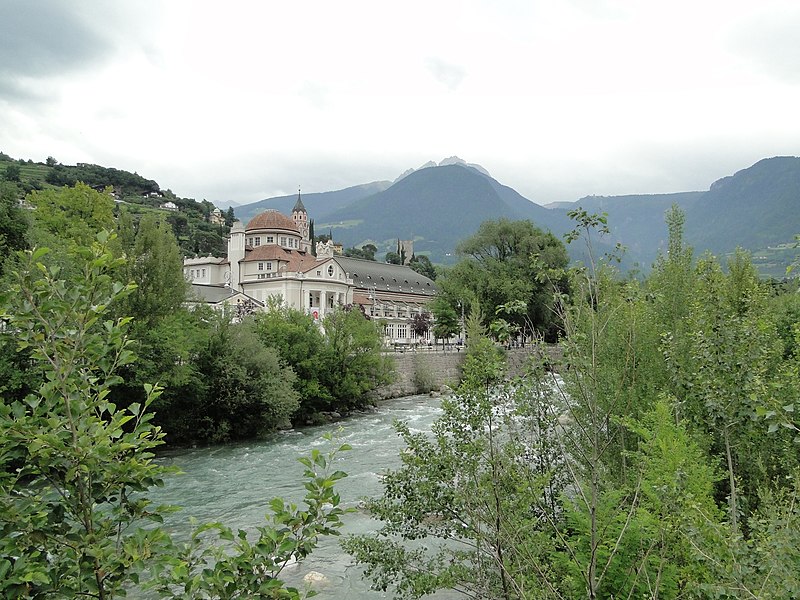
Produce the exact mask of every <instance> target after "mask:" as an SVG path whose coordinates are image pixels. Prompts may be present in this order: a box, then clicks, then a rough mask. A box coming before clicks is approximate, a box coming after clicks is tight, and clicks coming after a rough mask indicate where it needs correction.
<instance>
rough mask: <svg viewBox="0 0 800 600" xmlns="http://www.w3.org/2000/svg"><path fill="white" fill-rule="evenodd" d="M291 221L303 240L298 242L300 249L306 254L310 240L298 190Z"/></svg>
mask: <svg viewBox="0 0 800 600" xmlns="http://www.w3.org/2000/svg"><path fill="white" fill-rule="evenodd" d="M292 220H293V221H294V224H295V225H296V226H297V230H298V231H299V232H300V235H301V236H302V238H303V239H302V240H301V242H300V249H301V250H304V251H306V252H308V251H310V250H311V240H310V239H309V237H308V212H306V207H305V206H304V205H303V200H302V199H301V198H300V188H297V202H295V203H294V208H293V209H292Z"/></svg>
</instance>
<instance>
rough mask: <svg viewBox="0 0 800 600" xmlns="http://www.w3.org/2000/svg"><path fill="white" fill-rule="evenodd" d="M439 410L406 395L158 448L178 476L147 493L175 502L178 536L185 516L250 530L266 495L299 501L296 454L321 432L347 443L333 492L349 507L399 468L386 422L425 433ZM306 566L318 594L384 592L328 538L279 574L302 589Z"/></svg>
mask: <svg viewBox="0 0 800 600" xmlns="http://www.w3.org/2000/svg"><path fill="white" fill-rule="evenodd" d="M440 413H441V409H440V402H439V400H437V399H433V398H430V397H428V396H409V397H406V398H400V399H397V400H390V401H386V402H383V403H381V405H380V407H379V409H378V410H377V412H374V413H369V414H360V415H356V416H353V417H351V418H348V419H346V420H343V421H341V422H339V423H334V424H330V425H323V426H320V427H309V428H305V429H302V430H296V431H288V432H282V433H278V434H275V435H273V436H271V437H269V438H267V439H265V440H263V441H259V442H252V443H247V444H232V445H227V446H218V447H212V448H198V449H191V450H175V451H169V452H165V453H164V454H163V456H162V457H161V458H160V459H159V460H160V461H161V462H162V463H163V464H167V465H174V466H177V467H179V468H180V469H181V470H182V471H183V472H184V474H183V475H176V476H169V477H168V478H167V480H166V484H165V486H164V488H162V489H158V490H155V491H154V492H153V493H151V494H150V497H151V498H152V499H153V500H154V501H155V502H156V503H157V504H158V503H168V504H174V505H177V506H182V507H183V510H182V511H180V512H178V513H175V514H173V515H170V516H169V517H168V518H167V520H166V522H165V526H166V527H167V528H169V529H170V530H172V531H173V532H174V534H175V535H176V536H177V537H178V538H180V537H181V536H185V535H187V534H188V531H189V526H188V521H189V517H190V516H193V517H196V518H197V519H198V521H200V522H209V521H222V522H224V523H226V524H227V525H229V526H231V527H233V528H241V529H245V530H252V529H253V528H254V527H256V526H257V525H260V524H263V523H264V515H265V514H266V513H267V511H268V509H267V504H268V502H269V500H270V499H272V498H274V497H275V496H281V497H283V498H284V499H287V500H293V501H299V500H300V499H302V497H303V495H304V492H305V490H304V488H303V486H302V484H303V466H302V465H301V464H300V463H299V462H297V458H298V457H299V456H302V455H306V454H308V452H309V451H310V450H311V448H315V447H317V448H320V450H323V449H324V447H325V445H327V444H328V442H326V441H325V440H323V439H322V436H323V435H324V434H325V433H328V432H333V433H334V434H336V435H337V438H338V440H339V441H340V442H341V443H344V442H346V443H348V444H350V446H352V448H353V449H352V450H350V451H347V452H344V453H342V454H341V455H340V457H341V460H340V461H339V463H338V464H337V467H336V468H337V469H340V470H342V471H345V472H346V473H347V474H348V477H347V478H346V479H343V480H341V481H340V482H337V489H338V491H339V494H340V496H341V498H342V504H343V506H345V507H357V506H358V505H359V499H360V498H362V497H364V496H377V495H379V494H380V493H381V485H380V474H381V473H382V472H383V471H385V470H386V469H387V468H393V467H397V466H398V465H399V453H400V451H401V449H402V447H403V443H402V440H401V439H400V438H399V436H398V435H397V433H396V432H395V430H394V427H393V426H392V423H393V422H394V421H395V419H400V420H403V421H406V422H407V423H408V424H409V426H410V427H411V428H412V430H418V431H428V430H429V429H430V426H431V423H432V422H433V421H434V420H435V419H436V417H437V416H438V415H439V414H440ZM337 432H338V433H337ZM344 521H345V526H344V527H343V528H342V530H341V531H342V535H346V534H348V533H365V532H369V531H372V530H374V529H375V528H376V527H377V524H376V522H375V521H374V520H372V519H370V518H369V517H368V516H367V515H365V514H364V513H363V512H360V511H359V512H354V513H351V514H347V515H345V517H344ZM310 571H316V572H319V573H321V574H323V575H324V576H325V578H326V579H327V582H326V583H323V584H322V585H321V586H320V587H318V588H316V589H318V590H319V592H320V596H319V597H320V598H331V599H337V600H338V599H342V600H344V599H353V600H357V599H362V598H363V599H370V598H389V597H391V595H390V594H388V593H382V592H377V591H371V590H370V589H369V584H368V583H367V582H365V581H363V580H362V579H361V569H360V568H359V567H357V566H355V565H354V564H353V561H352V559H351V557H349V556H348V555H347V554H345V553H344V552H343V551H342V550H341V548H340V547H339V542H338V539H337V538H335V537H334V538H326V539H323V540H322V543H321V544H320V547H319V548H318V549H317V550H315V551H314V553H313V554H312V555H311V557H310V558H309V559H306V560H305V561H303V562H302V563H301V564H298V565H293V566H291V567H289V568H288V569H287V570H286V571H284V579H285V580H287V581H289V582H291V583H292V584H293V585H298V586H302V578H303V576H304V575H306V574H307V573H309V572H310ZM436 597H442V598H444V597H449V595H446V594H442V595H441V596H439V595H437V596H436Z"/></svg>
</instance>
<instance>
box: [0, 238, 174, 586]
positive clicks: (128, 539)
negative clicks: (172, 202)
mask: <svg viewBox="0 0 800 600" xmlns="http://www.w3.org/2000/svg"><path fill="white" fill-rule="evenodd" d="M108 241H109V239H108V237H107V236H101V237H100V238H99V240H98V242H97V243H96V244H94V245H93V246H92V248H91V249H86V248H80V249H78V250H76V252H77V254H78V257H77V260H78V262H79V263H80V264H81V265H82V267H83V270H82V272H81V273H80V274H79V276H76V277H74V278H72V279H71V280H70V281H64V280H63V279H59V275H60V270H59V269H58V267H52V268H49V269H48V268H47V267H45V266H44V265H43V264H41V263H40V262H38V261H39V260H40V259H41V258H42V257H43V256H44V254H45V252H46V251H45V250H37V251H36V252H34V253H32V254H29V255H28V258H27V262H25V263H23V266H22V269H23V270H21V271H20V274H19V281H18V283H17V284H16V285H15V287H14V288H12V290H11V293H9V294H7V295H5V297H3V299H2V303H0V305H2V307H3V319H5V320H7V321H8V322H9V324H10V326H11V327H13V328H14V330H15V332H16V338H17V341H18V345H19V347H20V348H21V349H26V350H29V351H30V355H31V358H32V359H33V360H34V361H37V362H38V363H40V364H42V365H43V369H42V371H41V372H42V373H45V372H46V376H45V377H43V378H42V379H40V381H38V382H36V383H32V385H33V387H35V388H36V391H35V392H33V393H31V394H29V395H28V396H27V397H26V398H25V399H24V401H10V402H4V403H3V404H0V416H1V417H2V418H0V460H1V461H2V463H3V465H2V466H3V468H2V469H0V513H2V514H3V520H2V523H0V533H2V535H1V536H0V571H2V573H3V576H2V577H0V589H2V593H3V596H5V597H45V596H46V597H65V598H66V597H70V598H75V597H82V596H88V597H96V598H111V597H113V596H116V595H118V594H120V593H121V592H122V591H123V588H124V587H125V586H127V585H130V584H131V583H136V582H137V580H138V579H137V578H138V573H139V572H141V570H142V569H143V564H144V561H145V560H146V559H147V558H148V557H152V556H154V555H157V554H158V553H159V552H160V551H161V550H162V549H163V547H164V545H165V543H166V540H165V536H164V534H163V533H162V532H161V531H160V530H159V529H157V528H156V529H142V528H140V527H139V526H138V525H137V524H138V523H143V522H146V521H158V520H159V514H160V512H161V510H163V509H154V508H153V507H151V506H150V503H149V502H148V500H147V499H146V496H144V495H142V494H141V492H144V491H145V490H147V488H149V487H150V486H152V485H157V484H159V483H161V480H162V477H163V475H164V473H165V470H164V468H162V467H159V466H158V465H157V464H156V463H154V462H153V461H152V457H153V454H152V449H153V448H155V447H156V446H158V445H159V444H160V443H161V442H162V440H161V438H162V434H161V432H160V431H159V430H158V429H157V428H156V427H154V426H153V425H152V424H151V423H150V420H151V418H152V414H151V413H149V412H148V407H149V406H150V405H151V404H152V402H153V401H154V400H155V398H156V397H157V395H158V391H157V390H156V389H155V388H153V387H152V386H149V387H148V388H147V389H146V398H145V401H144V402H143V403H142V404H140V405H134V406H131V407H129V408H128V409H127V410H117V408H116V407H115V406H114V405H113V404H111V403H110V402H109V401H108V393H109V390H110V387H111V386H112V385H113V384H114V383H115V381H117V376H116V375H115V371H116V370H117V369H118V368H119V366H121V365H125V364H128V363H130V362H131V361H132V360H133V354H132V352H131V351H130V349H129V348H128V346H129V342H128V340H127V337H126V334H125V330H126V327H127V325H128V323H129V319H120V320H117V321H113V320H109V319H107V316H106V312H107V308H108V306H109V305H111V304H113V303H115V302H118V301H119V300H120V299H121V298H122V297H124V295H125V294H127V293H129V292H130V291H131V289H132V288H131V286H124V285H122V284H120V283H117V282H115V281H114V271H115V270H116V269H118V268H119V267H120V266H121V265H120V262H121V261H119V260H118V259H114V258H113V257H112V256H111V254H110V253H109V252H108V246H107V242H108Z"/></svg>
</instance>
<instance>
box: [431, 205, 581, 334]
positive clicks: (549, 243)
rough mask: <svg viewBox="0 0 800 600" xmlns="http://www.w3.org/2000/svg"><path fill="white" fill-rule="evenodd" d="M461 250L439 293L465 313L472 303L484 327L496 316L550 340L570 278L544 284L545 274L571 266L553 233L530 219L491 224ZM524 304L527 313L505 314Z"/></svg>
mask: <svg viewBox="0 0 800 600" xmlns="http://www.w3.org/2000/svg"><path fill="white" fill-rule="evenodd" d="M457 252H458V253H459V255H460V256H461V257H462V258H461V260H460V261H459V262H458V263H457V264H456V265H455V266H453V267H452V268H450V269H448V270H446V271H445V272H444V273H443V274H442V275H441V276H440V277H439V278H438V279H437V284H438V286H439V288H440V295H441V296H442V297H443V298H445V299H446V300H447V301H448V302H449V303H450V305H451V306H452V307H453V308H454V309H455V308H456V307H457V306H458V305H459V303H461V304H462V305H463V306H464V308H465V310H466V312H470V311H471V308H472V306H473V305H477V306H478V307H479V308H480V309H481V310H482V311H484V325H485V326H487V327H488V326H489V325H490V323H491V321H492V320H494V316H495V315H496V316H497V317H498V318H502V319H504V320H505V321H507V322H508V323H510V324H513V325H516V326H517V328H518V329H519V330H520V331H522V332H523V333H524V335H526V336H529V335H533V334H534V332H533V331H529V330H526V329H527V327H528V326H529V325H533V326H534V327H535V328H536V330H537V331H538V332H540V333H545V334H547V336H548V337H549V338H551V339H554V338H555V336H556V329H555V328H556V327H557V326H558V323H557V321H556V318H555V313H554V310H553V306H554V290H553V287H555V291H556V292H558V291H563V289H564V287H565V285H566V279H564V278H563V276H562V279H560V280H559V281H544V280H543V279H542V277H541V276H542V274H543V273H544V272H546V271H553V272H555V271H559V270H563V269H564V268H566V266H567V263H568V257H567V252H566V249H565V248H564V245H563V244H562V243H561V242H560V241H559V240H558V239H557V238H556V237H555V236H553V235H552V234H550V233H544V232H543V231H542V230H540V229H538V228H536V227H535V226H534V225H533V224H532V223H531V222H530V221H509V220H507V219H500V220H498V221H486V222H484V223H483V224H482V225H481V227H480V228H479V230H478V232H477V233H476V234H475V235H473V236H472V237H470V238H468V239H466V240H464V241H463V242H461V243H460V244H459V245H458V247H457ZM515 301H519V302H523V303H524V304H525V306H526V310H525V311H524V313H522V314H519V313H515V314H506V313H504V312H503V311H502V310H501V312H500V313H499V314H498V313H497V309H498V307H501V306H504V305H510V303H512V302H515Z"/></svg>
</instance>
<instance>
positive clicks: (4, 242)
mask: <svg viewBox="0 0 800 600" xmlns="http://www.w3.org/2000/svg"><path fill="white" fill-rule="evenodd" d="M18 197H19V190H18V189H17V186H16V185H14V184H11V183H5V182H3V183H0V257H2V258H0V275H2V274H3V270H4V266H3V265H4V264H5V262H6V259H7V258H8V257H9V256H11V255H12V254H14V253H15V252H16V251H17V250H22V249H23V248H25V247H26V246H27V243H28V242H27V236H28V227H29V222H28V217H27V215H26V214H25V211H23V210H22V209H21V208H20V207H19V204H18V203H17V199H18Z"/></svg>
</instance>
